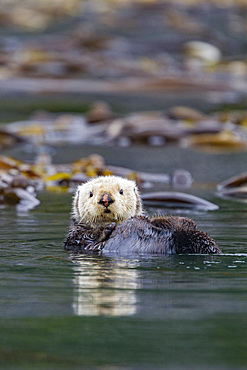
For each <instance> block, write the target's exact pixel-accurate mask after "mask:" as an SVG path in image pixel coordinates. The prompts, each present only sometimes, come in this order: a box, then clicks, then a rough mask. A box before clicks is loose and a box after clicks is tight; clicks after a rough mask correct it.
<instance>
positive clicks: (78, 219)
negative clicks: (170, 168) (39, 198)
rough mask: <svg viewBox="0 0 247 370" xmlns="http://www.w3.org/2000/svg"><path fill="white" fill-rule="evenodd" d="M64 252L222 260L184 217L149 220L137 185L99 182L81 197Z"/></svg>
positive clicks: (110, 179) (210, 241)
mask: <svg viewBox="0 0 247 370" xmlns="http://www.w3.org/2000/svg"><path fill="white" fill-rule="evenodd" d="M72 221H73V224H72V226H71V228H70V231H69V233H68V236H67V239H66V241H65V249H67V250H76V251H92V252H97V253H100V252H103V253H106V254H109V253H113V252H118V253H120V254H123V255H130V254H132V253H139V254H176V253H196V254H209V253H210V254H219V253H221V251H220V249H219V247H218V246H217V244H216V242H215V241H214V240H213V239H212V238H211V237H210V236H209V235H207V234H206V233H204V232H202V231H199V230H197V227H196V225H195V224H194V222H193V221H192V220H190V219H188V218H185V217H178V216H169V217H152V218H148V217H147V216H145V214H144V211H143V206H142V201H141V198H140V194H139V191H138V188H137V186H136V184H135V182H133V181H130V180H127V179H123V178H121V177H117V176H106V177H104V176H103V177H98V178H96V179H93V180H91V181H88V182H87V183H85V184H83V185H80V186H79V187H78V189H77V191H76V194H75V197H74V201H73V210H72Z"/></svg>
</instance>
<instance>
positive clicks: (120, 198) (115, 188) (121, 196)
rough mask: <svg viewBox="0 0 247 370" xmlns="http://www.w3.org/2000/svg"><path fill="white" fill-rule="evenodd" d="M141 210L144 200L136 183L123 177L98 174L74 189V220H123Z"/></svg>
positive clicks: (107, 221)
mask: <svg viewBox="0 0 247 370" xmlns="http://www.w3.org/2000/svg"><path fill="white" fill-rule="evenodd" d="M104 196H105V197H106V198H103V197H104ZM102 199H106V202H104V203H103V202H102ZM108 200H109V202H108ZM141 214H143V209H142V202H141V198H140V195H139V191H138V188H137V186H136V183H135V182H134V181H131V180H127V179H124V178H122V177H118V176H100V177H97V178H95V179H93V180H90V181H88V182H86V183H85V184H82V185H79V186H78V188H77V191H76V193H75V197H74V201H73V209H72V219H73V220H74V222H75V223H83V224H89V225H97V224H109V223H111V222H116V223H120V222H123V221H125V220H128V219H129V218H131V217H134V216H140V215H141Z"/></svg>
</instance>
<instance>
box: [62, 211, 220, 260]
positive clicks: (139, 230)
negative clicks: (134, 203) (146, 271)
mask: <svg viewBox="0 0 247 370" xmlns="http://www.w3.org/2000/svg"><path fill="white" fill-rule="evenodd" d="M65 249H67V250H75V251H85V252H86V251H91V252H96V253H101V252H103V253H106V254H108V253H115V252H117V253H120V254H123V255H130V254H133V253H138V254H180V253H181V254H185V253H192V254H220V253H221V251H220V249H219V247H218V246H217V244H216V242H215V241H214V240H213V239H212V238H211V237H210V236H209V235H207V234H206V233H204V232H202V231H199V230H197V227H196V225H195V224H194V222H193V221H192V220H190V219H188V218H185V217H172V216H170V217H153V218H148V217H145V216H136V217H132V218H130V219H128V220H126V221H124V222H122V223H120V224H119V225H117V224H116V223H114V222H112V223H110V224H109V225H107V226H98V227H97V226H96V227H89V226H87V225H83V224H77V225H74V226H72V227H71V229H70V231H69V233H68V236H67V240H66V241H65Z"/></svg>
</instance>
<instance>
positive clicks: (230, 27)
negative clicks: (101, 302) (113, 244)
mask: <svg viewBox="0 0 247 370" xmlns="http://www.w3.org/2000/svg"><path fill="white" fill-rule="evenodd" d="M246 14H247V7H246V4H245V2H241V1H236V2H234V4H229V3H228V2H225V1H214V2H210V3H207V4H206V3H204V2H200V1H199V2H196V3H194V2H192V1H183V2H169V1H133V2H128V1H121V2H119V1H102V2H100V1H90V2H86V1H79V0H73V1H63V0H57V1H53V2H50V1H44V2H42V4H41V3H38V2H33V1H30V0H25V1H23V2H22V3H21V5H20V4H19V3H18V2H16V1H14V0H4V1H2V4H1V9H0V26H1V28H0V32H1V33H0V41H1V42H0V77H1V78H0V95H1V98H2V99H1V102H0V108H1V112H2V119H1V121H2V124H3V125H2V127H1V129H0V148H1V149H2V150H6V148H9V147H15V146H17V145H19V146H20V145H21V146H23V147H27V146H28V147H29V148H31V149H30V150H33V153H36V154H37V153H39V155H37V156H36V158H35V159H33V160H32V162H29V163H23V162H21V161H18V159H13V158H9V157H4V156H2V157H1V159H0V176H1V178H0V192H1V198H0V199H1V202H2V203H8V204H9V203H11V204H17V205H18V206H20V207H23V204H25V206H24V208H27V209H29V208H32V207H33V206H36V205H37V204H38V203H39V202H38V200H37V199H36V197H35V191H37V190H40V189H44V188H46V189H50V190H51V189H53V190H54V189H56V190H58V189H59V190H61V189H62V190H72V189H74V187H75V185H76V184H77V183H79V182H83V181H86V180H87V179H88V178H90V177H92V176H97V175H108V174H119V175H122V176H128V177H129V178H133V179H135V180H136V181H137V183H138V185H139V186H140V187H145V186H146V187H147V184H149V185H148V186H150V184H152V183H154V182H159V183H166V184H167V183H170V184H173V185H174V184H175V186H176V185H177V184H178V183H179V181H180V180H178V178H179V179H181V178H182V183H183V182H184V184H185V186H190V184H191V181H192V180H191V178H192V176H191V174H188V173H186V171H185V172H182V175H181V173H179V176H180V177H179V176H178V175H176V176H173V175H172V174H166V173H159V174H157V173H156V174H148V173H143V172H142V173H141V172H138V171H133V170H132V168H117V167H113V166H111V163H107V164H106V163H105V160H104V158H103V157H102V156H99V155H97V154H95V155H92V156H90V157H88V158H78V160H77V161H75V162H73V163H66V164H63V165H62V164H60V165H57V164H55V163H53V159H52V156H51V155H50V151H49V147H51V146H52V147H58V146H59V147H61V146H63V145H64V146H65V145H70V146H73V145H78V144H81V145H92V146H94V147H95V153H97V145H101V146H118V147H123V148H125V147H130V146H133V145H147V146H155V147H157V146H159V147H167V145H177V146H178V147H182V148H184V147H189V148H195V149H196V150H197V149H200V150H207V151H208V152H214V153H222V152H232V151H234V152H238V151H246V148H247V131H246V127H247V111H246V110H245V108H246V76H247V63H246V56H245V51H246ZM177 102H181V103H183V104H182V105H177V104H176V103H177ZM226 105H228V107H229V106H230V108H231V109H229V108H228V109H222V107H225V106H226ZM237 105H238V106H240V107H241V109H236V107H237ZM198 106H200V109H196V108H198ZM139 107H141V111H140V110H139V109H138V108H139ZM55 112H56V113H55ZM14 116H15V118H13V117H14ZM5 123H7V124H5ZM4 124H5V125H4ZM175 170H176V168H174V171H175ZM192 175H193V174H192ZM181 176H182V177H181ZM241 176H242V175H241ZM242 178H243V176H242V177H241V179H242ZM244 178H245V177H244ZM174 179H175V180H174ZM244 184H245V182H244V181H243V182H241V189H242V190H243V186H244ZM241 194H242V195H243V194H244V192H243V191H242V193H241Z"/></svg>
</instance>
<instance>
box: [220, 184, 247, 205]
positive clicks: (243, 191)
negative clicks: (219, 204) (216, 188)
mask: <svg viewBox="0 0 247 370" xmlns="http://www.w3.org/2000/svg"><path fill="white" fill-rule="evenodd" d="M218 195H219V196H220V197H222V198H229V199H230V198H231V199H234V198H236V199H241V200H242V199H244V200H246V201H247V186H243V187H241V188H232V189H224V191H222V192H219V193H218Z"/></svg>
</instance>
